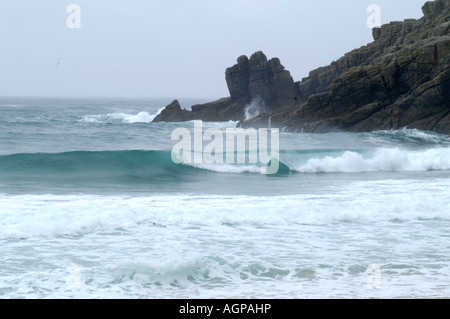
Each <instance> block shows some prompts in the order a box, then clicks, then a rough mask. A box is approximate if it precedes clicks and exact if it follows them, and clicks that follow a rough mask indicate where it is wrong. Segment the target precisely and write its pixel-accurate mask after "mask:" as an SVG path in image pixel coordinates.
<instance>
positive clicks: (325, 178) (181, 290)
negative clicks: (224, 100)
mask: <svg viewBox="0 0 450 319" xmlns="http://www.w3.org/2000/svg"><path fill="white" fill-rule="evenodd" d="M169 102H170V99H168V100H164V99H147V100H144V99H142V100H137V99H135V100H126V99H123V100H118V99H115V100H113V99H62V98H61V99H42V98H41V99H32V98H26V99H25V98H1V99H0V256H1V257H0V264H1V267H0V298H423V297H425V298H444V297H449V296H450V278H449V276H448V274H449V273H450V263H449V261H450V196H449V194H450V138H449V136H446V135H440V134H436V133H433V132H423V131H419V130H408V129H403V130H397V131H378V132H372V133H345V132H342V133H329V134H292V133H285V132H281V133H280V160H281V162H282V163H283V164H284V165H286V167H288V169H286V170H283V172H282V173H280V174H275V175H273V176H271V175H263V174H260V173H259V169H258V166H257V165H253V164H242V165H238V164H192V165H188V164H175V163H173V161H172V160H171V149H172V147H173V146H174V144H175V143H176V142H175V141H172V140H171V133H172V131H173V130H174V129H176V128H180V127H184V128H188V129H191V130H192V129H193V122H186V123H151V120H152V119H153V118H154V116H155V115H156V114H157V112H158V111H159V110H160V109H161V107H162V106H164V105H167V104H168V103H169ZM196 102H202V101H201V100H198V101H196V100H182V101H181V103H182V105H183V106H184V107H187V108H189V106H190V105H191V104H193V103H196ZM235 124H236V123H233V122H228V123H203V126H204V128H205V129H206V128H217V129H221V130H225V129H226V128H233V127H234V126H235Z"/></svg>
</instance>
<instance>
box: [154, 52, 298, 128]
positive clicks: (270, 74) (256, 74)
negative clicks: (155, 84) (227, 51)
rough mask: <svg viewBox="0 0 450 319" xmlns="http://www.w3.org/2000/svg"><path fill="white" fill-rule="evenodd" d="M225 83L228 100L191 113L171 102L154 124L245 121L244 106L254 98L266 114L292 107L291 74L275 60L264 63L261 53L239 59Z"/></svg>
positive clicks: (293, 96)
mask: <svg viewBox="0 0 450 319" xmlns="http://www.w3.org/2000/svg"><path fill="white" fill-rule="evenodd" d="M225 80H226V82H227V85H228V90H229V92H230V97H229V98H223V99H220V100H218V101H215V102H210V103H206V104H199V105H193V106H192V107H191V108H192V111H188V110H182V109H181V107H179V104H178V102H176V101H174V102H172V103H171V104H170V105H168V106H167V107H166V108H165V109H164V110H163V111H162V112H161V114H159V115H158V116H157V117H156V118H155V119H154V120H153V121H154V122H158V121H166V122H179V121H189V120H194V119H198V120H203V121H230V120H231V121H240V120H243V119H244V118H245V108H246V106H247V105H248V104H249V103H250V102H251V101H252V100H254V99H260V100H261V101H263V102H264V104H265V105H266V111H269V112H274V111H277V110H280V109H284V108H292V107H293V106H294V105H295V98H296V89H295V84H294V80H293V79H292V76H291V74H290V73H289V71H287V70H285V69H284V66H283V65H281V63H280V60H279V59H278V58H273V59H271V60H267V58H266V56H265V55H264V53H262V52H260V51H259V52H256V53H254V54H253V55H252V56H251V57H250V59H248V58H247V57H246V56H245V55H242V56H240V57H239V58H238V59H237V64H235V65H233V66H232V67H229V68H228V69H226V71H225ZM177 105H178V106H177Z"/></svg>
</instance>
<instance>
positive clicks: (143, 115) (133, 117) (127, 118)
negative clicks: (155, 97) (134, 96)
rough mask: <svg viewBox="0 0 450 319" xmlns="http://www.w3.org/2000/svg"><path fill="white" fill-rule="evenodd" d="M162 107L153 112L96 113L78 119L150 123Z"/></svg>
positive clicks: (85, 120)
mask: <svg viewBox="0 0 450 319" xmlns="http://www.w3.org/2000/svg"><path fill="white" fill-rule="evenodd" d="M163 109H164V108H161V109H159V110H158V112H156V113H155V114H150V113H148V112H146V111H141V112H139V113H137V114H127V113H108V114H98V115H86V116H84V117H83V118H82V119H81V120H80V121H81V122H86V123H126V124H132V123H150V122H152V121H153V120H154V119H155V117H157V116H158V115H159V114H160V113H161V112H162V110H163Z"/></svg>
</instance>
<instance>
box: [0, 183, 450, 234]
mask: <svg viewBox="0 0 450 319" xmlns="http://www.w3.org/2000/svg"><path fill="white" fill-rule="evenodd" d="M448 187H449V181H448V180H438V181H436V180H432V181H424V183H423V184H421V187H418V186H417V184H416V183H414V181H406V183H405V180H382V181H361V182H354V183H349V184H348V185H347V187H346V188H341V187H340V186H335V187H333V186H330V188H329V189H328V192H327V194H314V191H313V192H311V193H306V194H297V195H284V196H245V195H233V196H225V195H209V196H206V195H176V194H175V195H172V194H168V195H152V196H125V195H120V196H117V195H113V196H110V195H88V194H86V195H83V194H75V195H52V194H35V195H30V194H26V195H12V196H11V195H7V194H0V207H1V208H2V209H0V239H2V238H27V237H42V236H44V237H48V236H49V237H53V236H61V235H80V234H86V233H98V232H101V231H126V230H133V232H134V233H136V232H138V231H139V229H138V228H140V229H141V231H142V234H143V236H145V235H144V234H149V233H152V231H156V230H158V229H164V228H166V227H170V228H172V229H181V228H183V227H186V228H191V227H195V228H198V227H212V228H214V227H219V228H218V229H221V230H225V229H226V228H227V227H231V228H236V227H246V226H252V227H255V226H256V227H265V226H268V227H273V226H274V225H284V226H286V225H289V226H295V225H304V224H310V225H329V224H330V223H332V222H362V223H367V222H369V223H371V222H375V221H377V222H385V223H397V222H400V221H414V220H436V219H438V220H450V211H449V209H448V208H449V205H450V199H449V197H448V194H447V190H448ZM330 207H332V209H330Z"/></svg>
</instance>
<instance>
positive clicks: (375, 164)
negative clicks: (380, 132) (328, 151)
mask: <svg viewBox="0 0 450 319" xmlns="http://www.w3.org/2000/svg"><path fill="white" fill-rule="evenodd" d="M294 170H295V171H297V172H301V173H336V172H341V173H360V172H389V171H392V172H402V171H430V170H450V148H433V149H427V150H402V149H399V148H381V149H378V150H376V151H375V152H372V154H370V155H367V156H364V155H362V154H360V153H357V152H353V151H346V152H344V153H343V154H342V155H341V156H335V157H333V156H325V157H322V158H311V159H309V160H308V161H307V163H305V164H303V165H301V166H296V167H295V168H294Z"/></svg>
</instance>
